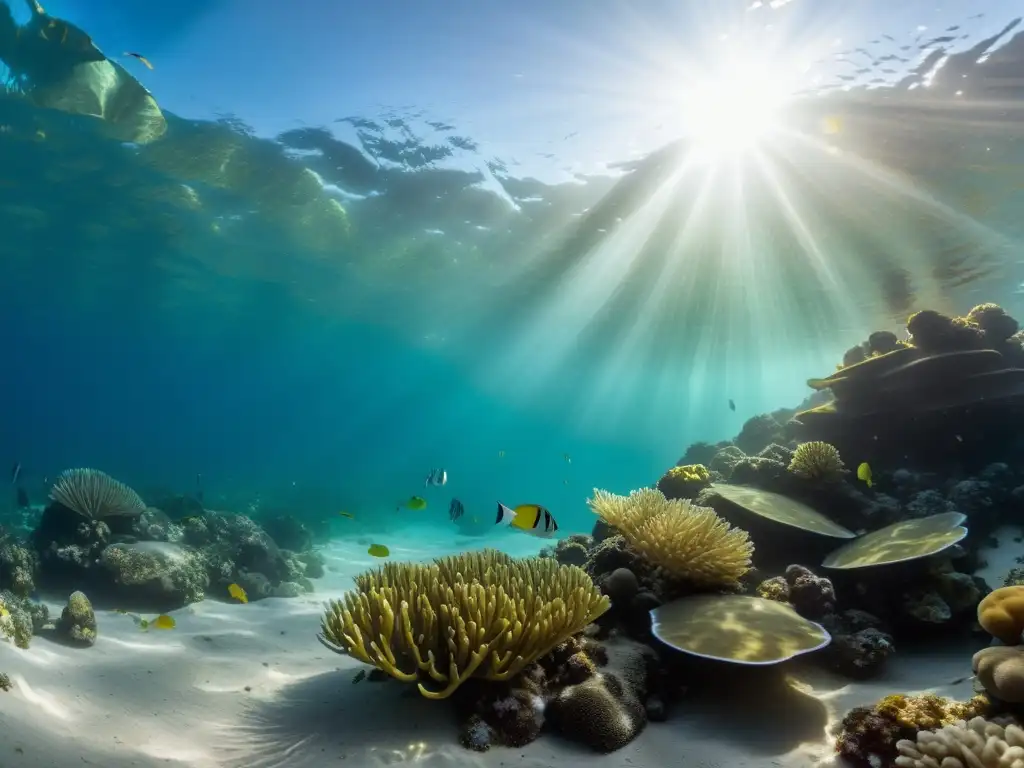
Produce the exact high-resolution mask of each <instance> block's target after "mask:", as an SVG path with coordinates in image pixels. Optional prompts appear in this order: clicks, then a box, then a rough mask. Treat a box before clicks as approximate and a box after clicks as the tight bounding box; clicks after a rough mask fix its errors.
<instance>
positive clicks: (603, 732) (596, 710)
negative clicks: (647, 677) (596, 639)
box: [547, 674, 647, 752]
mask: <svg viewBox="0 0 1024 768" xmlns="http://www.w3.org/2000/svg"><path fill="white" fill-rule="evenodd" d="M547 717H548V719H549V720H550V722H551V723H552V724H553V725H554V726H555V727H556V728H557V729H558V730H559V732H560V733H561V734H562V735H564V736H566V737H567V738H571V739H573V740H575V741H580V742H582V743H584V744H586V745H587V746H588V747H590V748H591V749H594V750H595V751H597V752H614V751H615V750H617V749H621V748H622V747H624V746H626V745H627V744H629V742H631V741H632V740H633V739H635V738H636V736H637V734H639V733H640V731H641V730H643V727H644V726H645V725H646V724H647V715H646V712H645V711H644V706H643V704H641V703H640V701H639V700H638V699H637V698H636V696H634V695H633V693H632V692H631V691H630V690H629V689H628V688H627V687H626V686H625V685H624V684H623V683H622V681H621V680H620V679H619V678H618V677H616V676H615V675H607V674H598V675H595V676H594V677H592V678H591V679H590V680H587V681H585V682H583V683H580V684H579V685H570V686H569V687H568V688H565V689H564V690H563V691H561V693H559V694H558V696H557V697H555V698H554V699H552V701H551V702H550V703H549V704H548V709H547Z"/></svg>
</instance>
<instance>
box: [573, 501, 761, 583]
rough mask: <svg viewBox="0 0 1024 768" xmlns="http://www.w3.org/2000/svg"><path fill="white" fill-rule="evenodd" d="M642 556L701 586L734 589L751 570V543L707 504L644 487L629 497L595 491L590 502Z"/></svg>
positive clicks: (746, 536) (743, 532)
mask: <svg viewBox="0 0 1024 768" xmlns="http://www.w3.org/2000/svg"><path fill="white" fill-rule="evenodd" d="M587 503H588V504H589V505H590V508H591V509H592V510H593V511H594V512H595V513H597V514H598V515H599V516H600V517H601V519H602V520H604V521H605V522H606V523H608V524H609V525H611V526H613V527H614V528H616V529H618V531H619V532H620V533H621V534H622V535H623V536H624V537H625V538H626V541H628V542H629V544H630V545H631V546H632V547H633V548H634V549H636V550H637V551H638V552H640V554H642V555H643V556H644V557H645V558H647V559H648V560H650V561H651V562H652V563H654V564H655V565H660V566H661V567H662V568H664V569H666V570H667V571H668V572H670V573H671V574H673V575H674V576H676V577H679V578H681V579H684V580H685V581H687V582H689V583H691V584H693V585H694V586H700V587H709V588H716V587H733V586H736V584H737V583H738V582H739V580H740V579H741V578H743V576H744V574H746V572H747V571H748V570H750V559H751V556H752V555H753V553H754V545H753V544H752V543H751V541H750V537H749V536H748V535H747V532H746V531H743V530H741V529H739V528H733V527H732V526H730V525H729V524H728V523H727V522H726V521H725V520H723V519H722V518H720V517H719V516H718V515H717V514H716V513H715V511H714V510H713V509H710V508H709V507H698V506H696V505H694V504H691V503H690V502H688V501H683V500H678V499H673V500H671V501H670V500H668V499H666V498H665V496H664V494H662V493H661V491H658V490H655V489H653V488H643V489H641V490H639V491H633V492H632V493H631V494H629V496H616V495H615V494H612V493H608V492H607V491H602V490H600V489H596V488H595V489H594V496H593V498H591V499H590V500H589V501H588V502H587Z"/></svg>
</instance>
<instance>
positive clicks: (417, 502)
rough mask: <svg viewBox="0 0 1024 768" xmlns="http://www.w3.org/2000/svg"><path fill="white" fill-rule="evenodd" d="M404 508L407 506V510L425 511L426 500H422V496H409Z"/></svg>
mask: <svg viewBox="0 0 1024 768" xmlns="http://www.w3.org/2000/svg"><path fill="white" fill-rule="evenodd" d="M405 506H407V507H408V508H409V509H415V510H420V509H426V508H427V500H426V499H424V498H423V497H422V496H410V497H409V500H408V501H407V502H405Z"/></svg>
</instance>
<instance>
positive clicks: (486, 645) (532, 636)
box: [319, 549, 610, 699]
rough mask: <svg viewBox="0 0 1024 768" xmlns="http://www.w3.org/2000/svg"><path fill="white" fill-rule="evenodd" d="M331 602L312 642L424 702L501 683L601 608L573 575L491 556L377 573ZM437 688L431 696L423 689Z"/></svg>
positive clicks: (568, 569)
mask: <svg viewBox="0 0 1024 768" xmlns="http://www.w3.org/2000/svg"><path fill="white" fill-rule="evenodd" d="M355 581H356V589H354V590H352V591H350V592H347V593H346V594H345V595H344V596H343V597H342V599H341V600H332V601H331V602H330V603H329V605H328V607H327V612H326V613H325V615H324V617H323V620H322V622H321V634H320V635H319V638H320V641H321V642H322V643H323V644H324V645H326V646H327V647H328V648H330V649H331V650H332V651H335V652H336V653H344V654H348V655H350V656H352V657H354V658H356V659H359V660H360V661H362V662H364V663H366V664H372V665H373V666H375V667H377V668H378V669H381V670H383V671H384V672H387V673H388V674H389V675H391V676H392V677H394V678H396V679H398V680H401V681H403V682H407V683H412V682H416V683H419V690H420V693H421V694H423V695H424V696H425V697H427V698H428V699H443V698H447V697H448V696H450V695H451V694H452V693H453V692H454V691H455V689H456V688H458V687H459V685H461V684H462V683H463V682H465V681H466V680H467V679H468V678H470V677H472V676H475V677H481V678H485V679H487V680H507V679H509V678H510V677H512V676H513V675H515V674H516V673H518V672H519V671H520V670H522V669H523V667H525V666H526V665H527V664H530V663H531V662H533V661H536V660H537V659H539V658H540V657H541V656H543V655H545V654H546V653H548V652H549V651H551V650H552V649H553V648H554V647H555V646H556V645H558V644H559V643H562V642H563V641H565V640H566V639H567V638H569V637H571V636H572V635H574V634H576V633H577V632H579V631H580V630H582V629H583V628H584V627H585V626H587V624H589V623H591V622H592V621H594V620H595V619H596V618H597V617H598V616H600V615H601V614H603V613H604V612H605V611H607V610H608V608H609V607H610V603H609V601H608V598H607V597H605V596H603V595H602V594H601V592H600V590H598V589H597V587H595V586H594V583H593V582H592V581H591V580H590V577H589V576H587V574H586V573H585V572H584V571H583V570H582V569H580V568H577V567H576V566H570V565H559V564H558V562H557V561H556V560H554V559H552V558H531V559H525V560H515V559H513V558H511V557H509V556H508V555H505V554H503V553H501V552H498V551H497V550H493V549H485V550H482V551H480V552H466V553H463V554H460V555H454V556H452V557H445V558H439V559H437V560H435V561H434V562H433V563H432V564H430V565H424V564H420V563H386V564H385V565H384V566H383V567H381V568H376V569H373V570H370V571H366V572H364V573H362V574H360V575H359V576H357V577H356V579H355ZM428 679H429V680H432V681H434V682H435V683H437V684H439V685H440V686H441V688H440V689H439V690H431V689H429V688H427V687H425V686H424V685H423V683H422V682H420V681H422V680H428Z"/></svg>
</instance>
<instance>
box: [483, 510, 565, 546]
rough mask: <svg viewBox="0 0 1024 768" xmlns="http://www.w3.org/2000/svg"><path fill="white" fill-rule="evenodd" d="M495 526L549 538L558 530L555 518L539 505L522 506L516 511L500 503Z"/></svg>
mask: <svg viewBox="0 0 1024 768" xmlns="http://www.w3.org/2000/svg"><path fill="white" fill-rule="evenodd" d="M494 524H495V525H506V526H508V527H509V528H514V529H516V530H518V531H521V532H522V533H528V534H530V535H531V536H539V537H541V538H545V539H546V538H549V537H551V536H554V535H555V531H557V530H558V523H556V522H555V518H554V517H552V515H551V513H550V512H548V511H547V510H546V509H544V507H542V506H540V505H539V504H520V505H519V506H518V507H516V508H515V509H512V508H511V507H506V506H505V505H504V504H502V503H501V502H500V501H499V502H498V515H497V517H496V518H495V520H494Z"/></svg>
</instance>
